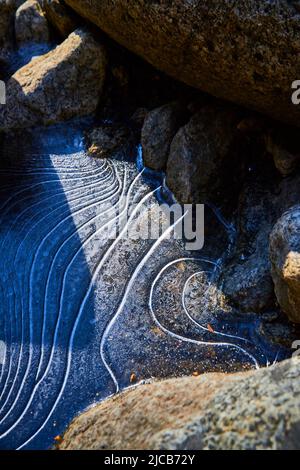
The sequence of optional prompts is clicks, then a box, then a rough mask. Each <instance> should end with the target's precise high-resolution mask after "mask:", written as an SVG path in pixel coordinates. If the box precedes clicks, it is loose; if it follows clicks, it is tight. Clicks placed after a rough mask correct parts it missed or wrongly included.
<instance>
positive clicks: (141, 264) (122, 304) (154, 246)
mask: <svg viewBox="0 0 300 470" xmlns="http://www.w3.org/2000/svg"><path fill="white" fill-rule="evenodd" d="M158 189H160V187H159V188H158ZM185 215H186V213H185V214H184V215H183V216H181V217H180V218H179V219H178V220H176V222H175V223H174V224H173V225H171V226H170V227H168V228H167V229H166V230H165V231H164V233H163V234H162V235H161V236H160V237H159V238H158V239H157V240H156V241H155V242H154V243H153V245H152V246H151V248H150V249H149V250H148V252H147V254H146V255H145V256H144V257H143V259H142V260H141V261H140V262H139V264H138V265H137V267H136V268H135V270H134V272H133V274H132V276H131V277H130V279H129V282H128V283H127V286H126V289H125V292H124V295H123V298H122V301H121V303H120V305H119V307H118V309H117V311H116V313H115V314H114V316H113V317H112V319H111V320H110V322H109V324H108V325H107V327H106V329H105V331H104V333H103V336H102V338H101V343H100V356H101V359H102V362H103V364H104V366H105V367H106V369H107V371H108V372H109V374H110V376H111V378H112V380H113V382H114V385H115V387H116V393H118V392H119V391H120V387H119V383H118V381H117V378H116V376H115V374H114V373H113V371H112V369H111V367H110V365H109V364H108V362H107V361H106V359H105V353H104V346H105V342H106V339H107V337H108V335H109V333H110V330H111V328H112V327H113V326H114V324H115V323H116V321H117V319H118V317H119V315H120V314H121V312H122V311H123V308H124V305H125V304H126V301H127V297H128V295H129V293H130V290H131V288H132V285H133V283H134V282H135V280H136V278H137V276H138V274H139V273H140V271H141V270H142V268H143V267H144V265H145V263H146V262H147V261H148V259H149V258H150V257H151V256H152V254H153V253H154V252H155V250H156V248H157V247H158V246H159V245H160V243H161V242H162V241H163V240H164V239H165V238H166V236H167V235H168V234H169V233H171V232H172V231H173V229H174V227H175V226H176V225H177V224H178V223H180V222H181V221H182V219H183V218H184V217H185Z"/></svg>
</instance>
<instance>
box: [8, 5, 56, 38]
mask: <svg viewBox="0 0 300 470" xmlns="http://www.w3.org/2000/svg"><path fill="white" fill-rule="evenodd" d="M15 34H16V40H17V43H18V44H19V45H21V44H24V43H27V42H37V43H46V42H48V41H49V37H50V32H49V26H48V22H47V19H46V17H45V15H44V13H43V10H42V8H41V6H40V4H39V2H38V1H37V0H27V1H26V2H25V3H23V4H22V5H21V6H20V7H19V8H18V9H17V11H16V18H15Z"/></svg>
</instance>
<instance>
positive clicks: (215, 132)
mask: <svg viewBox="0 0 300 470" xmlns="http://www.w3.org/2000/svg"><path fill="white" fill-rule="evenodd" d="M237 122H238V118H237V115H236V113H235V112H234V111H233V110H231V109H227V108H226V107H225V109H224V108H220V109H219V108H216V107H215V106H206V107H204V108H203V109H202V110H201V111H199V112H198V113H197V114H195V115H194V116H193V117H192V118H191V119H190V121H189V122H188V123H187V124H186V125H185V126H184V127H182V128H180V129H179V131H178V132H177V134H176V135H175V137H174V139H173V141H172V143H171V147H170V155H169V159H168V163H167V185H168V187H169V188H170V189H171V191H172V192H173V193H174V194H175V197H176V198H177V199H178V200H179V201H180V202H183V203H190V202H197V203H205V202H207V201H208V200H215V199H219V198H220V196H221V193H222V191H223V190H224V189H225V187H227V188H228V187H230V190H231V191H232V189H233V188H232V186H233V183H234V179H235V177H236V175H237V173H238V168H239V163H238V161H237V160H236V157H237V155H236V152H235V148H234V147H235V142H236V139H237V135H238V131H237V128H236V125H237Z"/></svg>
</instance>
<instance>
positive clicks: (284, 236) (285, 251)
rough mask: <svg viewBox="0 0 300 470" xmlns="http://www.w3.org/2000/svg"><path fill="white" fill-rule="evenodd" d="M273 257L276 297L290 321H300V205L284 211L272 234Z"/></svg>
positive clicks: (271, 247) (271, 248)
mask: <svg viewBox="0 0 300 470" xmlns="http://www.w3.org/2000/svg"><path fill="white" fill-rule="evenodd" d="M270 259H271V263H272V277H273V281H274V284H275V292H276V296H277V300H278V302H279V304H280V306H281V308H282V310H283V311H284V312H285V313H286V314H287V315H288V317H289V318H290V320H291V321H293V322H295V323H300V206H299V205H297V206H295V207H293V208H291V209H290V210H289V211H287V212H285V213H284V214H283V215H282V217H280V219H279V220H278V221H277V223H276V224H275V226H274V228H273V230H272V233H271V236H270Z"/></svg>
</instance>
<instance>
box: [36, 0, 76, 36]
mask: <svg viewBox="0 0 300 470" xmlns="http://www.w3.org/2000/svg"><path fill="white" fill-rule="evenodd" d="M43 9H44V10H45V12H46V17H47V19H48V21H49V23H51V25H52V26H53V27H54V28H55V29H56V30H57V31H58V32H59V34H60V35H61V36H62V37H63V38H66V37H67V36H69V34H71V33H72V32H73V31H74V30H75V29H76V28H77V27H78V25H79V21H78V19H77V17H76V15H75V14H74V13H73V11H72V10H71V9H70V8H69V7H67V6H66V5H65V4H64V3H62V2H60V1H59V0H45V1H44V2H43Z"/></svg>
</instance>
